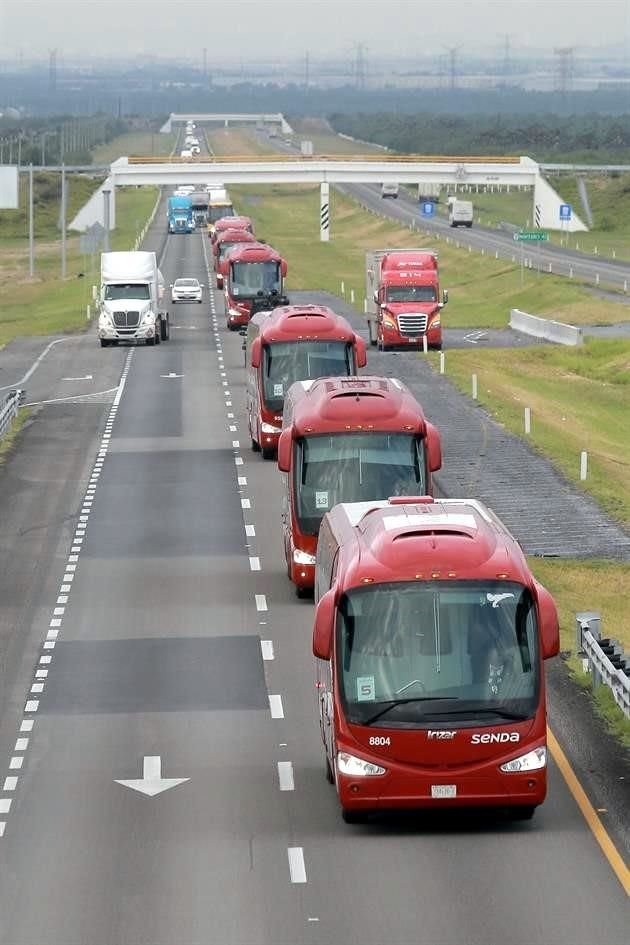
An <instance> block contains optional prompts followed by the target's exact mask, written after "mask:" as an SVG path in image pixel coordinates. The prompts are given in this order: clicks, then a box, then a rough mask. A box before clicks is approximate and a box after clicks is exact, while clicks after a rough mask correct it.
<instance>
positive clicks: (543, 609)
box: [535, 581, 560, 660]
mask: <svg viewBox="0 0 630 945" xmlns="http://www.w3.org/2000/svg"><path fill="white" fill-rule="evenodd" d="M535 586H536V594H537V597H538V621H539V629H540V644H541V649H542V657H543V659H544V660H548V659H550V658H551V657H552V656H557V655H558V653H559V651H560V627H559V623H558V611H557V608H556V602H555V601H554V599H553V597H552V596H551V594H550V593H549V591H548V590H547V588H546V587H543V586H542V584H539V583H538V581H535Z"/></svg>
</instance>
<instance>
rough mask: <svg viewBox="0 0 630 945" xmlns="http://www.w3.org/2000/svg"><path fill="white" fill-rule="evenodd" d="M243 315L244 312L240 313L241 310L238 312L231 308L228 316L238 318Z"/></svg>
mask: <svg viewBox="0 0 630 945" xmlns="http://www.w3.org/2000/svg"><path fill="white" fill-rule="evenodd" d="M242 314H243V313H242V312H239V310H238V309H237V308H230V309H228V315H229V316H230V318H238V317H239V315H242Z"/></svg>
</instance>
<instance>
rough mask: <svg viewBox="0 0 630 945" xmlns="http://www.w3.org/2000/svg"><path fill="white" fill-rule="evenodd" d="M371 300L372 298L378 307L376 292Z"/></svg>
mask: <svg viewBox="0 0 630 945" xmlns="http://www.w3.org/2000/svg"><path fill="white" fill-rule="evenodd" d="M373 298H374V301H375V302H376V304H377V305H378V292H375V293H374V296H373Z"/></svg>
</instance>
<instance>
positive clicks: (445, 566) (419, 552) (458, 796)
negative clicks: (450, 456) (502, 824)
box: [313, 496, 559, 822]
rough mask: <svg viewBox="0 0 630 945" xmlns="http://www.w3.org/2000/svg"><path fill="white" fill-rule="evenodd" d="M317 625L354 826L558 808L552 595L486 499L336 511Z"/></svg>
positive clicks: (331, 737) (333, 758)
mask: <svg viewBox="0 0 630 945" xmlns="http://www.w3.org/2000/svg"><path fill="white" fill-rule="evenodd" d="M315 595H316V600H317V601H318V604H317V610H316V615H315V626H314V631H313V652H314V654H315V656H316V658H317V661H316V662H317V667H316V676H317V679H316V686H317V689H318V694H319V714H320V725H321V734H322V739H323V742H324V747H325V756H326V773H327V777H328V779H329V780H330V781H331V782H334V783H335V785H336V788H337V794H338V796H339V800H340V803H341V808H342V814H343V817H344V819H345V820H346V821H348V822H353V821H357V820H360V819H362V818H363V817H364V816H365V815H366V814H367V813H368V812H370V811H379V810H383V809H387V808H431V809H436V808H437V809H441V808H451V807H499V808H509V809H510V811H511V813H512V816H514V817H515V818H518V819H529V818H530V817H531V816H532V814H533V813H534V810H535V808H536V807H537V806H538V805H539V804H541V803H542V802H543V800H544V799H545V794H546V789H547V772H546V764H547V745H546V709H545V678H544V672H543V660H545V659H547V658H549V657H551V656H555V655H556V654H557V652H558V647H559V637H558V616H557V613H556V607H555V604H554V601H553V599H552V597H551V595H550V594H549V592H548V591H546V590H545V588H543V587H542V585H540V584H539V583H538V582H537V581H536V580H535V579H534V577H533V575H532V574H531V572H530V570H529V567H528V565H527V561H526V560H525V556H524V555H523V552H522V551H521V549H520V547H519V545H518V543H517V542H516V540H515V539H514V538H513V537H512V535H511V534H510V533H509V532H508V530H507V529H506V528H505V526H504V525H503V524H502V523H501V522H500V521H499V519H498V518H497V517H496V516H495V515H494V514H493V513H492V512H491V511H490V510H489V509H487V508H486V507H485V506H484V505H482V504H481V503H480V502H476V501H474V500H468V499H461V500H460V499H444V500H435V501H434V500H433V499H431V498H430V497H426V496H425V497H419V498H392V499H390V500H389V501H385V502H371V503H357V504H352V505H350V504H348V505H338V506H336V507H335V508H334V509H333V510H332V511H331V512H328V513H327V514H326V516H325V517H324V519H323V521H322V524H321V528H320V533H319V543H318V547H317V569H316V576H315Z"/></svg>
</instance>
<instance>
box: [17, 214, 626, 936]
mask: <svg viewBox="0 0 630 945" xmlns="http://www.w3.org/2000/svg"><path fill="white" fill-rule="evenodd" d="M163 228H164V214H163V212H160V213H158V215H157V217H156V222H155V224H154V226H153V227H152V229H151V230H150V232H149V236H148V239H147V244H146V248H156V249H159V248H160V247H161V246H162V244H163V242H164V234H163ZM206 253H207V240H205V238H204V237H203V236H201V235H199V234H194V235H191V236H188V237H187V236H172V237H169V238H168V240H167V242H166V245H165V251H164V256H163V259H162V265H161V268H162V270H163V272H164V275H165V277H166V282H167V284H168V283H170V282H172V281H173V280H174V278H176V277H177V276H196V277H198V278H199V279H200V281H201V282H202V283H205V284H206V285H207V284H208V273H207V269H206ZM222 315H223V308H222V296H221V295H220V294H219V293H217V292H211V293H209V294H208V295H206V301H204V304H203V305H201V306H199V305H188V304H182V305H178V306H177V307H171V324H172V330H171V341H170V342H169V344H162V345H160V346H159V347H157V348H145V347H138V348H132V347H130V348H125V347H120V348H112V349H107V350H105V351H103V350H101V349H98V348H97V346H96V339H95V337H94V334H93V333H92V332H90V333H88V334H87V335H86V336H82V337H81V338H79V339H72V340H71V341H64V342H62V343H60V344H59V345H57V346H55V347H54V348H53V349H51V351H50V352H49V353H48V355H47V356H46V359H45V360H44V361H43V362H42V364H41V366H40V367H39V368H38V370H37V372H35V373H34V374H33V376H32V378H31V381H29V386H28V390H29V399H32V400H35V401H45V400H53V399H54V400H57V401H59V402H58V403H54V404H48V405H46V406H43V407H41V408H39V409H38V411H37V412H36V414H35V415H34V418H33V420H32V422H31V424H30V426H29V427H28V428H27V430H26V431H25V433H24V435H23V437H22V441H21V445H20V448H19V450H18V451H17V452H16V454H15V455H14V456H13V457H12V458H11V459H10V461H9V462H8V464H7V465H6V467H5V468H4V469H3V470H2V471H1V473H0V477H1V479H0V481H1V482H2V492H1V495H0V502H2V522H3V525H2V544H1V548H0V552H1V554H0V565H2V568H1V570H0V594H1V595H2V601H3V608H2V624H1V626H0V630H1V632H2V640H3V641H4V648H3V651H4V653H5V658H4V659H3V661H2V667H1V669H0V673H1V678H0V686H1V688H0V692H1V693H2V713H1V721H0V763H1V764H2V778H3V791H2V793H1V794H0V811H2V813H1V814H0V817H1V821H2V824H4V826H3V827H2V828H1V830H2V834H3V835H2V836H1V837H0V876H1V877H2V880H1V881H0V943H2V945H34V943H46V945H105V943H107V945H115V943H121V945H197V943H198V945H215V943H216V945H249V943H251V945H267V943H269V945H272V943H273V945H278V943H287V945H295V943H307V945H340V943H348V945H354V943H356V945H359V943H360V945H381V943H384V942H388V943H392V945H408V943H411V942H413V943H418V945H458V943H462V945H464V943H465V945H477V943H478V945H505V943H508V942H509V943H510V945H555V943H557V945H564V943H566V945H582V943H584V945H587V943H589V945H616V943H623V942H626V941H627V918H628V900H627V895H626V893H625V892H624V890H623V888H622V886H621V885H620V883H619V881H618V879H617V877H616V876H615V874H614V872H613V870H612V869H611V866H610V864H609V863H608V862H607V860H606V858H605V857H604V856H603V855H602V853H601V850H600V847H599V846H598V844H597V843H596V841H595V839H594V837H593V834H592V832H591V830H590V829H589V827H588V826H587V823H586V821H585V820H584V818H583V816H582V814H581V813H580V811H579V809H578V807H577V805H576V803H575V801H574V800H573V797H572V795H571V793H570V792H569V790H568V788H567V786H566V784H565V781H564V780H563V777H562V776H561V774H560V772H559V770H558V769H557V767H556V766H555V765H552V767H551V772H550V774H551V777H550V796H549V799H548V801H547V803H546V804H545V805H544V807H543V808H541V809H540V811H538V812H537V814H536V816H535V818H534V820H533V821H532V822H531V823H527V824H523V823H511V822H510V821H508V820H504V819H497V818H493V817H488V816H486V817H472V816H454V815H448V814H445V815H444V816H438V815H436V814H431V815H430V816H418V817H412V818H408V817H407V818H393V819H390V820H381V821H374V822H372V823H369V824H366V825H362V826H358V827H350V826H347V825H345V824H344V823H343V822H342V820H341V817H340V813H339V810H338V806H337V801H336V797H335V794H334V790H333V789H332V788H331V787H330V786H329V785H328V784H327V783H326V780H325V777H324V769H323V759H322V751H321V746H320V743H319V730H318V722H317V716H316V700H315V691H314V685H313V661H312V657H311V654H310V635H311V627H312V617H313V604H312V602H309V601H298V600H297V599H296V597H295V594H294V592H293V590H292V588H291V585H290V584H289V582H288V581H287V578H286V569H285V564H284V559H283V555H282V548H281V539H280V479H279V475H278V472H277V469H276V468H275V465H274V464H273V463H271V462H265V461H264V460H262V459H261V458H260V457H259V456H258V455H255V454H253V453H252V452H251V451H250V449H249V439H248V435H247V428H246V421H245V412H244V400H245V397H244V381H245V372H244V368H243V353H242V350H241V339H240V337H239V336H238V335H236V334H231V333H229V332H228V331H227V330H226V328H225V322H224V318H222ZM88 376H90V377H91V379H90V380H89V381H88V380H87V377H88ZM67 397H71V398H74V399H72V400H67V399H65V398H67ZM143 773H144V778H143ZM121 782H127V783H126V784H125V783H121ZM129 782H132V784H131V785H130V784H129ZM134 782H135V783H134ZM161 789H163V790H161ZM145 791H146V792H149V793H148V794H147V793H143V792H145ZM155 791H161V792H160V793H156V794H155V796H150V794H151V793H154V792H155Z"/></svg>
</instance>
